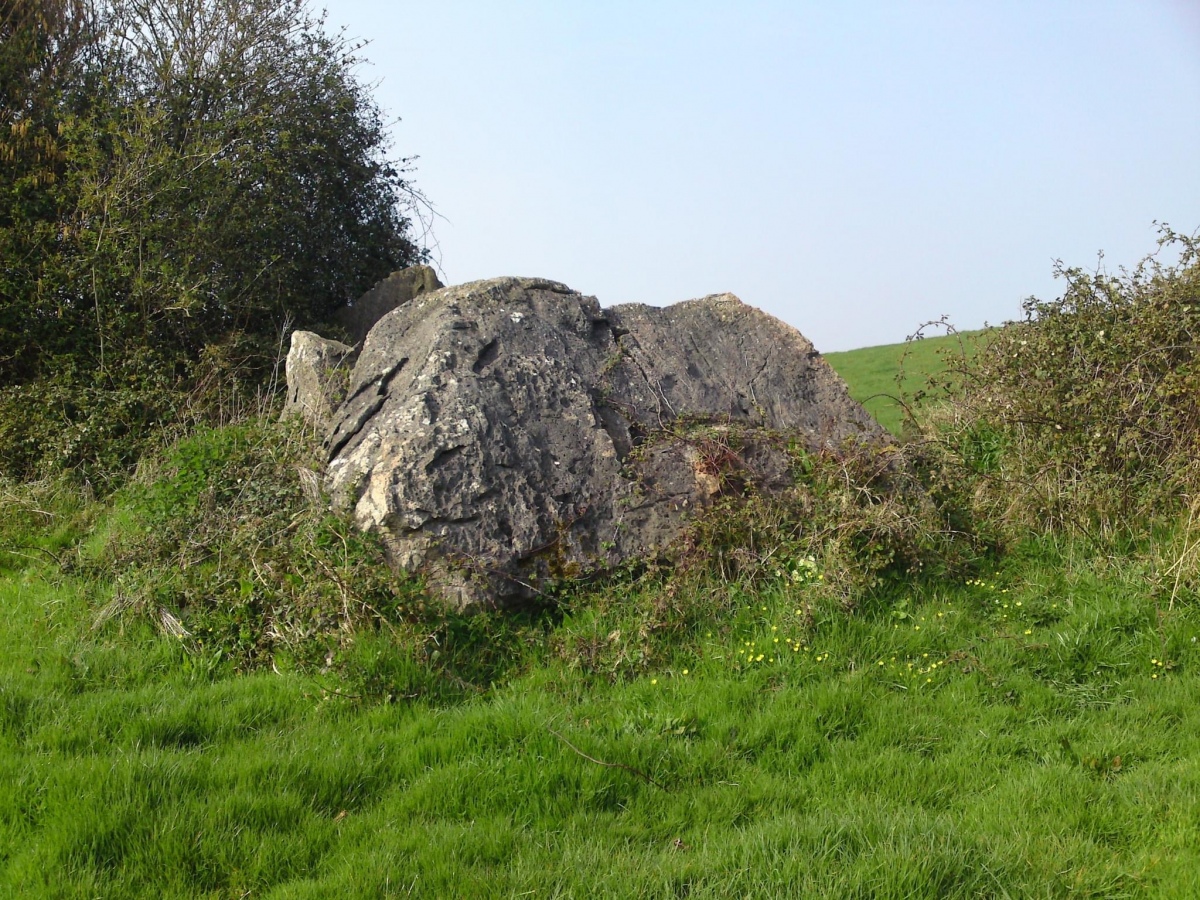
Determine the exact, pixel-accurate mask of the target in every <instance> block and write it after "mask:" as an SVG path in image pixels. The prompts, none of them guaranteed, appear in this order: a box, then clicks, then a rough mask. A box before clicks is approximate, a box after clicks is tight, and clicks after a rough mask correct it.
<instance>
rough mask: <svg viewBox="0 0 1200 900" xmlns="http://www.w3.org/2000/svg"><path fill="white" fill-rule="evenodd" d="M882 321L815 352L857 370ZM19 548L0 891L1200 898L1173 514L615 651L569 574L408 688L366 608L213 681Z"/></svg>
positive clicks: (90, 586) (750, 611)
mask: <svg viewBox="0 0 1200 900" xmlns="http://www.w3.org/2000/svg"><path fill="white" fill-rule="evenodd" d="M929 345H930V346H932V342H929ZM925 346H927V345H921V347H922V349H925ZM899 349H900V348H873V349H871V350H868V351H860V353H861V354H862V357H861V358H858V359H856V358H855V355H854V354H836V355H831V357H837V358H831V362H832V363H833V364H834V365H835V366H836V367H838V368H839V370H840V371H842V372H843V373H844V374H846V376H847V377H848V378H850V380H851V382H852V387H853V388H854V391H855V393H856V395H862V393H863V391H864V390H874V389H875V388H873V387H868V388H864V387H863V383H866V378H867V376H866V374H862V378H863V383H857V379H858V377H859V373H868V372H871V373H879V372H883V371H884V370H885V369H886V366H884V365H883V363H881V362H880V360H885V359H888V358H894V355H895V354H896V353H897V352H898V351H899ZM872 377H874V375H873V376H872ZM67 539H68V538H67V537H63V536H60V537H59V538H57V540H58V541H59V542H60V543H61V542H63V541H66V540H67ZM48 540H49V539H48ZM43 546H44V550H45V552H42V551H32V555H33V556H37V557H46V561H41V560H40V559H31V558H27V557H18V556H12V555H10V556H7V557H0V564H5V563H3V560H5V559H7V563H6V564H7V566H8V567H7V568H5V569H0V609H3V613H4V614H3V616H0V896H4V897H55V898H58V897H61V898H68V897H70V898H93V897H102V898H126V897H129V898H133V897H144V898H160V897H211V898H251V897H252V898H266V897H270V898H300V897H312V898H318V897H320V898H326V897H339V898H340V897H352V898H357V897H362V898H375V897H406V896H422V897H560V898H561V897H579V898H591V897H664V898H668V897H670V898H675V897H713V898H717V897H720V898H724V897H863V898H866V897H896V898H901V897H904V898H920V897H929V898H934V897H939V898H940V897H1012V898H1017V897H1097V898H1101V897H1103V898H1112V897H1195V896H1200V765H1198V763H1200V705H1198V704H1197V703H1196V700H1195V698H1196V697H1197V696H1200V676H1198V675H1197V673H1198V672H1200V644H1198V642H1197V639H1198V637H1200V615H1198V614H1197V610H1196V606H1195V602H1196V598H1195V597H1194V596H1192V595H1190V594H1189V593H1188V592H1186V591H1185V592H1183V593H1181V594H1179V595H1177V596H1175V597H1172V591H1171V584H1170V579H1169V578H1166V577H1165V574H1164V573H1166V571H1167V569H1168V567H1169V566H1170V565H1171V563H1172V562H1173V561H1174V560H1175V559H1176V558H1177V556H1178V555H1179V553H1180V550H1181V545H1180V544H1179V539H1178V538H1176V537H1173V536H1171V535H1164V536H1162V537H1161V538H1160V539H1159V540H1158V541H1156V542H1147V543H1146V544H1145V545H1143V546H1139V547H1135V548H1132V549H1129V550H1128V552H1126V553H1123V554H1119V555H1117V554H1113V553H1112V552H1111V549H1110V548H1104V547H1100V548H1097V547H1089V546H1086V545H1082V544H1074V545H1067V544H1057V543H1055V542H1052V541H1049V540H1041V541H1036V542H1030V543H1028V544H1027V545H1024V546H1023V547H1020V548H1017V549H1016V550H1014V552H1012V553H1010V554H1009V555H1008V556H1006V557H1005V559H1004V560H1003V562H1000V563H997V564H996V565H994V566H990V567H988V568H987V569H986V570H984V571H981V572H980V574H979V577H977V578H971V579H965V580H956V581H954V582H953V583H950V582H943V583H936V582H933V583H930V582H926V583H922V584H919V585H917V584H914V585H913V586H912V588H911V590H909V591H906V592H901V593H899V594H897V595H895V596H891V597H888V598H887V599H886V600H884V599H880V600H879V601H878V602H876V603H873V604H870V605H868V606H866V607H863V608H860V609H859V610H857V611H855V612H854V613H852V614H848V613H843V612H841V611H825V612H821V613H819V614H818V615H817V616H816V617H815V618H810V617H808V616H807V615H797V612H798V611H801V612H803V608H802V607H803V604H804V598H805V591H806V590H807V588H806V587H805V586H804V585H798V584H795V583H792V582H791V581H789V580H786V579H780V580H779V581H778V582H777V583H773V584H770V585H768V586H767V587H766V588H764V589H762V590H760V591H756V592H754V593H741V592H738V591H737V589H736V588H733V587H730V588H729V591H731V592H732V595H731V596H730V597H729V598H728V599H729V600H730V605H729V609H730V610H731V612H730V613H729V615H728V616H726V617H724V618H723V619H721V620H720V621H719V622H718V623H716V624H713V625H711V626H703V627H702V630H700V631H699V632H698V633H696V634H694V635H691V636H689V639H688V640H686V641H683V642H681V643H679V645H678V646H679V647H680V648H681V649H680V650H679V651H678V652H677V653H676V655H675V656H674V657H672V658H669V659H666V660H664V661H659V662H656V663H655V664H654V665H653V666H651V667H648V668H646V669H645V670H644V671H642V672H641V674H638V675H636V676H628V677H627V676H619V677H609V676H608V675H606V674H604V672H602V671H596V670H595V669H588V668H587V667H585V666H581V665H579V664H577V659H576V658H575V657H572V656H571V655H569V654H564V653H562V652H559V651H560V650H561V648H562V647H564V646H568V645H571V644H572V641H574V640H576V639H577V638H578V637H579V636H581V635H586V634H590V633H592V631H593V630H594V624H595V623H594V620H595V619H596V617H597V616H598V615H599V613H597V603H596V602H593V601H592V600H589V599H588V598H586V597H583V598H580V599H578V600H577V601H576V602H573V603H570V604H568V606H567V607H566V609H565V612H563V614H562V615H561V616H558V617H549V618H547V619H545V620H544V621H542V622H541V623H540V625H539V627H538V628H536V629H527V630H525V631H516V630H514V632H513V639H512V641H511V642H510V643H511V647H512V654H513V659H512V662H511V664H510V665H508V666H507V667H505V669H504V674H503V676H502V677H501V678H500V679H499V680H498V681H497V682H496V683H494V684H491V685H480V686H478V687H477V688H475V689H468V688H467V687H463V689H461V690H458V691H456V692H446V694H445V696H444V697H442V698H441V699H437V700H433V699H429V698H428V696H422V697H418V698H416V699H413V698H410V697H409V696H407V694H406V688H405V685H406V684H409V683H410V681H411V673H409V672H408V670H407V668H406V667H407V666H409V665H410V663H409V662H408V661H407V658H406V657H405V656H404V654H403V653H402V652H400V651H398V649H397V648H396V647H395V646H393V645H392V643H390V642H389V641H388V639H387V637H386V634H385V635H376V636H372V635H364V636H361V637H360V638H359V639H358V640H357V641H356V642H355V643H354V645H353V646H352V647H350V648H349V649H347V650H346V651H344V654H345V656H346V659H345V660H335V661H333V665H332V667H331V669H330V671H329V672H328V673H327V674H311V675H301V674H297V673H296V672H294V671H290V670H288V669H287V668H284V669H283V670H282V672H283V673H282V674H278V673H276V672H272V671H270V670H264V671H259V672H257V673H255V674H249V675H236V674H233V673H232V671H231V670H230V668H229V667H228V666H227V665H226V664H225V662H224V661H223V660H221V659H220V658H217V657H216V656H215V655H211V654H210V655H205V654H204V653H195V652H187V651H185V650H184V649H183V647H182V646H180V644H179V643H178V641H176V640H175V639H172V638H167V637H163V636H161V635H160V634H159V633H158V632H157V631H155V630H153V629H152V628H150V627H149V625H147V624H144V623H143V624H139V623H138V622H137V621H136V620H133V621H131V622H130V623H129V624H127V625H125V626H121V625H119V624H115V623H110V624H109V625H107V626H105V627H103V628H99V629H95V628H93V622H94V619H95V615H96V611H97V610H98V609H100V608H101V607H102V606H103V605H104V604H105V603H106V602H107V601H108V600H109V599H110V597H111V592H112V587H111V586H109V585H106V584H103V583H96V582H94V581H87V580H83V579H81V578H78V577H69V576H66V575H62V574H60V573H59V572H58V569H57V567H55V566H54V565H52V564H51V563H50V562H49V554H50V553H56V552H59V551H60V549H61V547H60V546H59V545H57V544H55V543H53V542H49V543H46V542H44V544H43ZM614 590H616V589H614ZM642 599H643V598H642V597H641V596H640V595H639V594H638V593H637V592H636V591H631V592H629V594H628V595H624V594H622V595H620V596H610V597H608V599H607V603H609V604H610V605H620V604H626V605H629V606H631V607H633V606H635V605H636V604H638V602H639V601H640V600H642ZM530 635H536V636H537V639H536V640H535V639H532V638H531V637H530ZM606 642H607V644H609V645H611V646H615V647H623V646H625V644H628V645H629V646H630V652H631V653H632V652H634V650H633V647H634V645H635V644H636V642H637V635H636V634H633V633H631V629H627V628H624V627H622V628H620V629H616V630H614V631H613V633H612V634H609V635H608V637H607V638H606ZM340 662H345V663H346V667H343V668H339V663H340ZM339 671H357V672H368V673H369V674H370V676H371V678H372V680H373V683H375V684H379V683H385V684H393V685H394V686H395V688H394V691H393V692H392V695H391V700H390V702H387V701H385V700H381V699H374V697H375V696H376V695H371V697H364V696H362V695H361V694H360V693H359V688H358V687H357V682H355V681H353V680H347V679H345V678H341V677H339V675H338V674H337V673H338V672H339Z"/></svg>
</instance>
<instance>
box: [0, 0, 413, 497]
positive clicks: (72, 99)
mask: <svg viewBox="0 0 1200 900" xmlns="http://www.w3.org/2000/svg"><path fill="white" fill-rule="evenodd" d="M3 3H4V6H2V7H0V9H2V10H3V12H2V13H0V16H2V21H3V29H4V30H3V32H2V34H3V36H4V50H3V52H2V53H0V67H2V72H3V75H4V77H3V81H2V83H3V85H4V89H3V92H2V94H0V101H2V102H3V109H2V110H0V116H2V122H0V134H3V141H4V143H3V144H0V154H2V155H3V156H4V157H5V160H6V162H7V163H8V165H6V166H5V167H4V171H3V175H0V259H3V264H4V266H3V275H2V276H0V279H2V280H0V385H3V388H0V466H2V467H3V469H4V470H5V471H7V473H8V474H10V475H18V476H24V475H29V474H31V473H32V472H33V471H34V470H35V469H36V468H37V467H38V466H45V465H51V466H64V465H65V466H70V467H82V468H84V469H95V470H97V472H99V471H106V470H111V469H112V468H113V467H117V468H119V467H120V466H122V465H125V464H127V463H128V462H129V461H131V459H132V458H133V457H134V456H136V453H137V441H133V440H129V441H122V435H144V434H146V433H148V432H149V431H152V430H153V429H154V427H155V426H156V425H158V424H161V423H162V422H164V421H169V420H172V419H175V418H177V417H178V416H179V415H180V414H181V412H182V411H183V410H185V409H186V410H188V411H189V412H190V413H191V414H196V415H204V414H205V413H206V412H207V411H208V407H210V406H211V405H212V404H213V403H218V402H220V403H223V402H224V400H223V399H222V398H226V397H227V396H228V392H229V391H230V390H232V389H233V388H234V387H235V386H237V385H241V386H242V387H243V388H244V387H245V386H246V385H247V384H254V383H255V382H256V381H257V380H259V379H261V378H262V377H263V374H264V373H265V372H267V371H269V370H270V368H271V365H272V363H273V362H274V361H275V357H276V351H277V346H278V342H279V340H280V336H281V331H282V329H283V328H284V327H285V324H286V323H289V322H292V323H295V324H297V325H308V324H315V323H319V322H321V321H323V320H325V319H328V318H329V316H330V315H331V314H332V313H333V312H334V311H335V310H336V309H338V308H339V307H341V306H344V305H345V304H346V303H347V302H348V301H350V300H351V299H353V298H354V297H356V296H358V295H359V294H360V293H361V292H362V291H363V290H365V289H366V288H368V287H369V286H370V285H371V284H372V283H374V282H375V281H376V280H377V279H379V278H380V277H382V276H384V275H386V274H387V273H388V272H390V271H393V270H394V269H396V268H400V267H402V266H404V265H408V264H411V263H412V262H415V261H417V260H418V259H419V258H421V251H420V250H419V248H418V247H417V246H416V245H415V244H414V242H413V241H412V239H411V237H410V224H411V222H410V217H411V215H412V213H413V209H414V205H413V204H414V201H415V200H416V199H418V198H417V195H416V194H415V193H414V192H413V191H412V189H411V187H410V185H409V184H408V182H407V180H406V177H405V176H406V169H405V164H404V161H400V162H393V161H391V160H390V159H389V158H388V156H387V153H386V151H387V149H388V147H387V133H386V127H385V123H384V121H383V118H382V114H381V111H380V110H379V108H378V107H377V106H376V104H375V103H374V101H373V100H372V98H371V96H370V93H369V90H368V88H367V86H365V85H364V84H362V82H361V81H359V80H358V79H357V77H356V75H355V72H356V68H357V66H358V64H359V58H358V56H357V50H358V48H357V47H356V46H355V45H353V44H351V43H349V42H348V41H347V40H346V39H345V38H344V37H343V36H339V35H331V34H330V33H328V31H327V30H326V29H325V27H324V23H323V21H322V19H321V18H319V17H315V16H314V15H312V14H311V13H310V12H309V10H308V8H307V6H306V4H305V3H304V2H302V0H97V2H96V3H95V4H89V3H87V2H86V0H3ZM30 409H33V410H35V411H39V412H38V414H36V415H33V416H30V415H28V411H29V410H30ZM22 411H24V414H22Z"/></svg>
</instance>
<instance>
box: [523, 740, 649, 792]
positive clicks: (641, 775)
mask: <svg viewBox="0 0 1200 900" xmlns="http://www.w3.org/2000/svg"><path fill="white" fill-rule="evenodd" d="M546 730H547V731H549V732H550V733H551V734H552V735H554V736H555V737H556V738H558V739H559V740H560V741H562V742H563V743H564V744H566V745H567V746H568V747H570V748H571V749H572V750H574V751H575V752H576V753H577V754H579V755H580V756H582V757H583V758H584V759H586V760H587V761H588V762H591V763H595V764H596V765H598V766H604V768H606V769H624V770H625V771H626V772H632V773H633V774H634V775H636V776H637V777H638V778H640V779H642V781H644V782H646V783H647V784H652V785H654V786H655V787H656V788H658V789H659V790H660V791H666V792H667V793H670V789H669V788H666V787H663V786H662V785H661V784H659V783H658V782H657V781H655V780H654V779H653V778H651V777H650V776H649V775H647V774H646V773H645V772H643V771H641V770H640V769H635V768H634V767H633V766H627V765H625V764H624V763H613V762H605V761H604V760H602V759H596V757H594V756H588V755H587V754H586V753H584V752H583V751H582V750H580V749H579V748H578V747H576V746H575V745H574V744H572V743H571V742H570V741H568V740H567V739H566V738H565V737H563V736H562V735H561V734H559V733H558V732H557V731H555V730H554V729H553V728H551V727H550V726H549V725H547V726H546Z"/></svg>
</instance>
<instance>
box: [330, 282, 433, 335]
mask: <svg viewBox="0 0 1200 900" xmlns="http://www.w3.org/2000/svg"><path fill="white" fill-rule="evenodd" d="M441 286H442V283H441V282H440V281H438V277H437V273H436V272H435V271H433V269H431V268H430V267H429V266H409V267H408V268H407V269H401V270H400V271H398V272H393V273H392V274H391V275H389V276H388V277H387V278H385V279H383V281H381V282H379V283H378V284H377V285H375V287H373V288H371V289H370V290H369V291H367V292H366V293H365V294H363V295H362V296H361V297H359V298H358V299H357V300H355V301H354V303H353V305H351V306H347V307H346V308H345V309H342V310H340V311H339V312H338V315H337V322H338V324H339V325H341V326H342V327H343V328H345V329H346V333H347V334H348V335H349V336H350V340H352V341H353V342H354V343H355V344H361V343H362V341H363V338H365V337H366V336H367V333H368V332H369V331H370V330H371V328H372V327H373V326H374V325H375V323H376V322H378V321H379V320H380V319H382V318H383V317H384V316H385V315H387V314H388V313H390V312H391V311H392V310H393V309H395V308H396V307H398V306H403V305H404V304H405V303H408V302H409V301H410V300H412V298H413V297H417V296H420V295H421V294H424V293H427V292H429V291H436V290H437V289H438V288H440V287H441Z"/></svg>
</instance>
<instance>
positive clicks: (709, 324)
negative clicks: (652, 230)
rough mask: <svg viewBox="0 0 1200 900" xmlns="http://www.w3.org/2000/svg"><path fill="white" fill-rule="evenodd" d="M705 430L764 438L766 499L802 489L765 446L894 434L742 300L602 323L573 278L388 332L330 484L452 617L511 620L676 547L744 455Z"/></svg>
mask: <svg viewBox="0 0 1200 900" xmlns="http://www.w3.org/2000/svg"><path fill="white" fill-rule="evenodd" d="M289 371H290V369H289ZM697 421H704V422H709V423H715V424H716V425H717V426H718V433H719V428H720V427H722V426H723V427H726V428H738V429H739V431H741V432H742V433H744V434H745V433H748V434H750V435H751V436H753V434H755V433H756V430H758V433H759V434H760V435H761V437H762V440H754V439H753V437H752V438H751V439H750V440H749V441H746V442H745V445H744V447H743V450H742V453H741V456H742V457H743V459H742V460H741V461H740V464H741V465H743V466H746V465H748V466H750V467H751V468H753V469H754V470H755V477H756V478H758V479H759V480H760V482H765V483H767V485H768V487H769V486H770V482H771V481H772V480H773V479H774V480H776V481H779V480H780V479H784V480H786V478H785V476H786V459H785V456H784V451H783V450H782V449H779V447H778V443H777V442H776V443H775V444H772V442H771V440H769V439H768V432H787V433H789V434H791V435H794V436H796V437H798V438H799V439H800V440H802V441H803V442H805V443H807V444H808V446H809V447H810V448H813V449H816V448H818V447H821V446H824V445H830V444H838V443H841V442H843V441H845V440H847V439H850V438H858V439H861V440H868V441H885V440H887V438H886V437H885V435H884V433H883V431H882V429H880V427H879V426H878V425H877V424H876V423H875V422H874V420H873V419H872V418H871V417H870V416H869V415H868V414H867V413H866V412H865V411H864V410H863V408H862V407H861V406H859V405H858V404H857V403H856V402H854V401H853V400H852V399H851V398H850V396H849V393H848V392H847V389H846V387H845V384H844V383H843V382H842V380H841V379H840V378H839V377H838V376H837V374H836V373H834V371H833V370H832V369H831V368H830V367H829V365H828V364H827V363H826V362H825V361H824V360H823V359H822V358H821V356H820V354H818V353H817V352H816V351H815V350H814V349H813V347H812V344H811V343H809V341H808V340H807V339H806V338H804V336H803V335H801V334H800V333H799V332H798V331H796V330H795V329H794V328H792V327H790V326H788V325H786V324H784V323H783V322H780V321H778V320H777V319H774V318H772V317H771V316H768V315H766V314H765V313H763V312H761V311H759V310H757V309H754V308H753V307H750V306H747V305H745V304H743V303H742V302H741V301H739V300H738V299H737V298H736V297H734V296H733V295H731V294H721V295H714V296H711V297H705V298H703V299H701V300H692V301H688V302H685V303H680V304H677V305H675V306H671V307H667V308H665V309H656V308H653V307H649V306H642V305H623V306H616V307H613V308H611V309H607V310H602V309H601V308H600V306H599V304H598V303H597V302H596V300H595V299H594V298H592V297H585V296H583V295H581V294H579V293H577V292H575V291H573V290H571V289H570V288H568V287H566V286H565V285H562V284H559V283H557V282H553V281H546V280H541V279H532V278H499V279H493V280H489V281H479V282H474V283H471V284H464V285H458V286H455V287H450V288H444V289H441V290H438V291H434V292H430V293H425V294H422V295H419V296H417V297H415V298H413V299H412V300H411V301H410V302H408V303H405V304H404V305H402V306H400V307H399V308H397V309H395V310H393V311H392V312H390V313H388V314H387V315H386V316H384V317H383V318H382V319H381V320H380V321H379V322H378V323H377V324H376V325H375V327H374V328H373V329H372V330H371V332H370V333H369V334H368V336H367V338H366V341H365V343H364V346H363V349H362V353H361V355H360V356H359V359H358V362H357V364H356V365H355V368H354V372H353V375H352V376H351V384H350V390H349V394H348V397H347V399H346V401H345V403H344V404H343V405H342V406H341V408H340V409H339V410H338V411H337V413H336V415H335V416H334V421H333V425H332V427H331V429H330V431H329V437H328V448H329V452H330V463H329V467H328V470H327V474H326V480H325V487H326V490H327V491H328V492H329V493H330V495H331V496H332V497H333V498H334V501H335V503H338V504H340V505H342V506H343V507H345V508H350V509H352V510H353V514H354V517H355V519H356V521H357V523H358V525H359V527H361V528H363V529H366V530H369V531H373V532H376V533H378V534H380V535H381V536H382V538H383V540H384V542H385V544H386V546H387V548H388V550H389V553H390V555H391V558H392V560H393V562H394V564H395V565H397V566H399V567H402V568H404V569H406V570H410V571H411V570H421V571H425V572H427V573H429V574H430V576H431V583H432V584H433V585H434V586H435V587H436V588H437V589H438V590H440V592H441V593H442V594H443V595H444V596H445V597H446V598H447V599H449V600H450V601H451V602H452V603H454V604H456V605H458V606H460V607H471V606H477V605H485V606H492V605H499V606H504V605H509V604H511V603H513V602H519V601H520V600H522V599H528V598H530V597H532V596H534V595H536V594H537V593H539V587H540V586H541V585H543V584H544V582H545V581H546V580H547V579H551V578H554V577H557V576H561V575H575V574H583V573H586V572H589V571H594V570H597V569H602V568H605V567H609V566H614V565H617V564H619V563H621V562H623V561H625V560H629V559H632V558H638V557H645V556H647V555H651V554H655V553H657V552H659V551H661V550H663V549H664V548H666V547H668V546H669V545H670V544H671V542H672V541H674V540H675V539H676V538H677V537H679V535H680V533H681V531H682V530H683V529H684V528H685V527H686V524H687V522H688V520H689V519H690V518H691V516H692V514H693V513H694V511H695V510H696V509H698V508H702V507H704V506H705V505H706V504H708V503H709V502H710V501H711V500H712V498H713V497H714V495H715V494H717V493H718V492H719V491H720V488H721V477H722V469H723V461H722V459H721V455H722V454H724V453H727V452H728V451H727V449H726V448H725V447H724V446H723V444H722V443H721V442H720V441H717V442H715V443H714V442H712V441H705V440H697V439H696V437H695V434H694V433H689V432H688V429H687V427H685V426H687V425H688V424H689V423H692V424H694V423H696V422H697ZM693 432H694V429H693Z"/></svg>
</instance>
